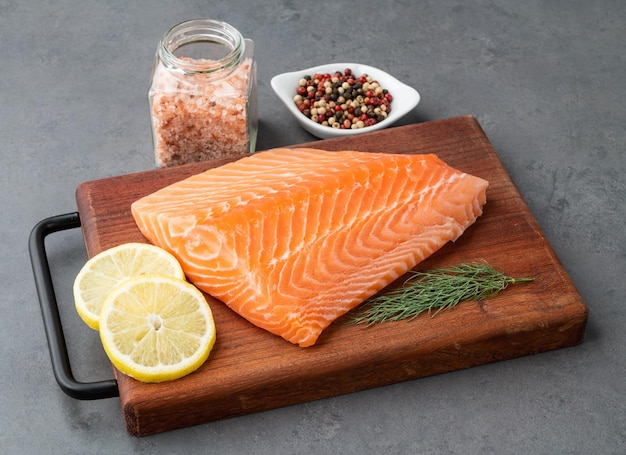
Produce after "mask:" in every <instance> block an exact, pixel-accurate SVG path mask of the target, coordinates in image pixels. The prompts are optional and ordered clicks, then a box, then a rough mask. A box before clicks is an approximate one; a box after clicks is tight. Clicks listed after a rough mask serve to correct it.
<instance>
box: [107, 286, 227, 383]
mask: <svg viewBox="0 0 626 455" xmlns="http://www.w3.org/2000/svg"><path fill="white" fill-rule="evenodd" d="M215 335H216V333H215V323H214V321H213V315H212V313H211V309H210V308H209V305H208V303H207V302H206V299H205V298H204V295H203V294H202V292H200V291H199V290H198V289H197V288H196V287H195V286H193V285H191V284H189V283H188V282H186V281H184V280H180V279H178V278H174V277H170V276H165V275H158V274H146V275H139V276H135V277H133V278H129V279H128V280H126V281H125V282H123V283H122V284H120V285H119V286H117V287H116V288H115V290H113V292H112V293H111V294H110V295H109V296H108V297H107V298H106V300H105V302H104V304H103V306H102V313H101V314H100V339H101V341H102V346H103V347H104V350H105V352H106V353H107V355H108V357H109V359H110V360H111V362H112V363H113V365H115V367H116V368H117V369H118V370H120V371H121V372H122V373H124V374H127V375H128V376H131V377H133V378H135V379H137V380H139V381H143V382H164V381H171V380H174V379H178V378H180V377H183V376H185V375H187V374H189V373H191V372H193V371H195V370H196V369H198V368H199V367H200V366H201V365H202V364H203V363H204V362H205V361H206V359H207V358H208V356H209V353H210V352H211V349H212V348H213V344H214V343H215Z"/></svg>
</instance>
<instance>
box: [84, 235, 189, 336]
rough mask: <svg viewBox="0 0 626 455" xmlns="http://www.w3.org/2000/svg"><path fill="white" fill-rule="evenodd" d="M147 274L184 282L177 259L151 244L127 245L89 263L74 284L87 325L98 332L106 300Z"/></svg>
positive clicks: (104, 253)
mask: <svg viewBox="0 0 626 455" xmlns="http://www.w3.org/2000/svg"><path fill="white" fill-rule="evenodd" d="M143 273H160V274H163V275H171V276H173V277H176V278H180V279H183V278H184V277H185V274H184V272H183V269H182V267H181V266H180V263H179V262H178V260H176V258H175V257H174V256H172V255H171V254H170V253H168V252H167V251H165V250H164V249H162V248H159V247H157V246H154V245H150V244H147V243H124V244H122V245H118V246H116V247H113V248H109V249H107V250H104V251H102V252H101V253H99V254H97V255H95V256H94V257H92V258H91V259H89V260H88V261H87V262H86V263H85V265H84V266H83V267H82V269H81V270H80V272H78V275H77V276H76V279H75V280H74V303H75V305H76V311H77V312H78V315H79V316H80V317H81V319H82V320H83V321H85V323H86V324H87V325H88V326H89V327H91V328H92V329H94V330H98V325H99V324H98V320H99V317H100V311H101V310H102V303H103V302H104V299H105V298H106V297H107V296H108V295H109V294H110V293H111V291H112V290H113V289H114V288H115V286H117V285H118V284H120V283H122V282H123V281H125V280H127V279H128V278H130V277H133V276H136V275H141V274H143Z"/></svg>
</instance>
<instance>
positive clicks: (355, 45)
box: [0, 0, 626, 454]
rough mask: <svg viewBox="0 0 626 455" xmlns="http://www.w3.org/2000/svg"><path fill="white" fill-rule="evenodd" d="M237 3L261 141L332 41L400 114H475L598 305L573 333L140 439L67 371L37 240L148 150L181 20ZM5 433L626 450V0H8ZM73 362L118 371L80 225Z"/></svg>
mask: <svg viewBox="0 0 626 455" xmlns="http://www.w3.org/2000/svg"><path fill="white" fill-rule="evenodd" d="M195 17H211V18H216V19H221V20H225V21H227V22H229V23H231V24H232V25H234V26H235V27H237V28H238V29H239V30H240V31H241V32H242V34H243V35H244V36H246V37H249V38H252V39H254V41H255V43H256V46H257V54H256V55H257V58H258V76H259V102H260V131H259V139H258V149H265V148H270V147H275V146H283V145H290V144H295V143H300V142H305V141H309V140H313V139H314V138H313V137H312V136H309V135H308V134H307V133H306V132H304V131H303V130H302V129H300V128H299V127H298V126H297V125H296V123H295V121H294V120H293V119H292V118H290V117H289V116H288V115H287V113H286V111H285V110H284V109H282V108H281V107H280V106H279V104H278V100H277V98H276V97H275V95H274V94H273V92H272V91H271V88H270V85H269V81H270V79H271V77H272V76H273V75H274V74H277V73H279V72H283V71H288V70H294V69H298V68H303V67H308V66H311V65H315V64H321V63H327V62H332V61H351V60H352V61H358V62H362V63H367V64H370V65H372V66H376V67H380V68H383V69H386V70H388V71H389V72H391V73H392V74H394V75H395V76H396V77H398V78H399V79H401V80H403V81H404V82H406V83H408V84H410V85H412V86H414V87H415V88H416V89H417V90H418V91H419V92H420V93H421V95H422V102H421V103H420V105H419V106H418V108H417V109H416V110H415V111H414V112H412V113H411V114H410V115H408V116H407V117H406V118H404V119H403V120H402V121H401V122H400V124H409V123H416V122H425V121H429V120H435V119H441V118H447V117H453V116H457V115H464V114H472V115H475V116H476V117H477V118H478V120H479V121H480V123H481V125H482V126H483V128H484V129H485V131H486V133H487V135H488V136H489V138H490V140H491V141H492V143H493V145H494V147H495V149H496V150H497V152H498V154H499V155H500V157H501V159H502V161H503V163H504V165H505V167H506V168H507V170H508V171H509V172H510V174H511V176H512V178H513V180H514V181H515V183H516V185H517V186H518V187H519V190H520V191H521V193H522V195H523V197H524V198H525V200H526V201H527V203H528V204H529V206H530V208H531V209H532V211H533V213H534V214H535V215H536V217H537V219H538V221H539V224H540V225H541V227H542V228H543V229H544V232H545V234H546V237H547V238H548V240H549V241H550V242H551V244H552V246H553V247H554V249H555V250H556V252H557V254H558V256H559V258H560V259H561V261H562V263H563V265H564V267H565V269H566V270H567V271H568V272H569V274H570V276H571V278H572V280H573V282H574V283H575V285H576V287H577V288H578V290H579V291H580V293H581V295H582V297H583V299H584V300H585V302H586V304H587V306H588V308H589V323H588V328H587V333H586V338H585V340H584V342H583V343H582V344H581V345H579V346H576V347H573V348H568V349H563V350H559V351H554V352H549V353H544V354H539V355H535V356H529V357H524V358H520V359H516V360H511V361H506V362H500V363H495V364H491V365H487V366H482V367H477V368H473V369H469V370H464V371H459V372H453V373H448V374H445V375H439V376H435V377H430V378H426V379H420V380H415V381H411V382H407V383H402V384H397V385H392V386H389V387H383V388H378V389H374V390H368V391H364V392H360V393H354V394H350V395H346V396H340V397H336V398H331V399H325V400H320V401H317V402H313V403H309V404H304V405H298V406H291V407H287V408H283V409H278V410H274V411H270V412H265V413H261V414H256V415H249V416H245V417H241V418H234V419H230V420H226V421H221V422H216V423H211V424H206V425H201V426H197V427H193V428H188V429H183V430H178V431H172V432H169V433H165V434H161V435H157V436H151V437H146V438H142V439H136V438H132V437H130V436H128V435H127V434H126V432H125V429H124V426H123V422H122V418H121V410H120V408H119V400H118V399H116V398H113V399H107V400H100V401H78V400H74V399H72V398H70V397H68V396H66V395H65V394H64V393H63V392H62V391H61V390H60V389H59V388H58V386H57V384H56V382H55V380H54V377H53V375H52V371H51V367H50V359H49V355H48V350H47V349H48V348H47V344H46V340H45V336H44V331H43V326H42V322H41V315H40V310H39V306H38V302H37V296H36V292H35V287H34V284H33V279H32V273H31V268H30V262H29V258H28V251H27V240H28V235H29V232H30V230H31V229H32V227H33V226H34V225H35V224H36V223H37V222H38V221H39V220H41V219H43V218H46V217H49V216H52V215H57V214H61V213H66V212H72V211H75V210H76V205H75V197H74V191H75V188H76V186H77V185H78V184H79V183H81V182H83V181H86V180H92V179H96V178H103V177H108V176H115V175H121V174H126V173H130V172H135V171H142V170H146V169H151V168H153V166H154V164H153V155H152V151H151V147H152V144H151V137H150V130H149V117H148V106H147V97H146V92H147V85H148V78H149V75H150V71H151V66H152V61H153V55H154V51H155V49H156V44H157V41H158V40H159V38H160V36H161V35H162V33H163V32H164V31H165V30H166V29H168V28H169V27H170V26H171V25H174V24H176V23H178V22H180V21H182V20H185V19H190V18H195ZM0 58H1V59H2V60H1V61H2V64H1V65H0V151H1V154H2V166H0V182H1V191H0V195H1V198H2V214H3V216H2V217H1V219H0V222H1V228H0V232H1V233H2V255H1V256H2V257H1V259H0V267H1V268H0V279H1V280H2V287H1V289H2V299H1V300H0V304H1V305H2V306H1V310H2V319H1V321H2V322H1V323H0V326H1V327H0V352H1V354H0V361H1V363H0V383H1V384H2V387H1V392H0V409H1V411H0V452H2V453H8V454H12V453H26V454H30V453H76V454H78V453H80V454H90V453H146V454H147V453H171V454H190V453H220V454H221V453H223V454H229V453H232V454H246V453H255V454H257V453H268V454H292V453H294V454H308V453H324V454H326V453H343V454H362V453H385V454H395V453H398V454H400V453H423V454H429V453H443V454H445V453H452V454H456V453H458V454H461V453H463V454H468V453H476V454H491V453H493V454H507V453H512V454H517V453H538V454H543V453H545V454H548V453H549V454H555V453H580V454H588V453H601V454H617V453H625V450H626V449H625V448H624V446H625V445H626V381H625V380H624V378H625V377H626V359H625V357H626V356H625V354H626V343H625V340H624V325H625V323H626V307H625V304H624V295H625V294H626V287H625V285H624V283H625V281H626V280H625V273H624V272H625V270H626V252H625V244H626V233H625V229H624V214H625V213H626V210H625V203H624V200H625V194H626V178H625V176H624V174H625V170H626V159H625V158H624V144H625V143H626V133H625V129H624V122H625V121H626V107H625V106H626V104H625V103H624V99H623V97H624V96H625V95H626V3H625V2H623V1H621V0H615V1H610V0H602V1H588V0H577V1H570V2H557V1H537V0H533V1H518V0H492V1H486V0H481V1H476V2H463V1H449V0H445V1H441V0H437V1H409V0H405V1H395V2H393V1H389V2H387V1H384V0H378V1H373V0H359V1H346V0H339V1H335V2H310V1H309V2H297V1H295V0H291V1H289V0H266V1H264V2H263V5H262V6H260V5H257V4H255V3H251V2H249V1H248V0H245V1H243V0H230V1H227V2H226V1H223V2H218V1H211V0H207V1H193V0H179V1H160V2H153V1H147V0H143V1H126V0H123V1H122V0H112V1H106V2H102V1H100V0H97V1H96V0H81V1H78V0H58V1H54V2H34V1H29V0H20V1H17V0H0ZM48 253H49V257H50V263H51V266H52V269H53V272H54V273H53V275H54V281H55V285H56V287H57V293H58V297H59V302H60V303H61V307H62V315H61V316H62V319H63V323H64V327H65V330H66V333H67V336H68V343H69V345H70V356H71V359H72V364H73V366H74V370H75V374H76V376H77V378H78V379H80V380H84V381H89V380H97V379H102V378H107V377H110V376H111V372H110V366H109V364H108V362H107V360H106V358H105V356H104V354H103V352H102V348H101V346H100V344H99V341H98V339H97V336H96V335H95V334H94V332H92V331H91V330H90V329H88V328H87V327H85V326H84V325H83V324H82V322H81V321H80V320H79V319H78V317H77V316H76V314H75V313H74V310H73V307H72V297H71V283H72V281H73V278H74V276H75V274H76V273H77V272H78V270H79V269H80V267H81V266H82V264H83V263H84V261H85V259H86V254H85V251H84V246H83V241H82V237H81V234H80V232H79V231H78V230H71V231H68V232H64V233H61V234H56V235H55V236H53V237H51V238H50V239H49V241H48Z"/></svg>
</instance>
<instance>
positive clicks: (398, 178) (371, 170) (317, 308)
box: [131, 148, 488, 347]
mask: <svg viewBox="0 0 626 455" xmlns="http://www.w3.org/2000/svg"><path fill="white" fill-rule="evenodd" d="M487 185H488V183H487V182H486V181H485V180H483V179H481V178H478V177H474V176H471V175H468V174H465V173H463V172H461V171H458V170H456V169H454V168H452V167H450V166H448V165H447V164H446V163H444V162H443V161H441V160H440V159H439V158H437V157H436V156H435V155H409V154H406V155H405V154H386V153H367V152H355V151H341V152H327V151H322V150H315V149H305V148H299V149H286V148H282V149H274V150H269V151H266V152H259V153H256V154H253V155H250V156H248V157H245V158H242V159H240V160H238V161H235V162H232V163H229V164H226V165H224V166H221V167H217V168H214V169H210V170H208V171H206V172H203V173H201V174H198V175H195V176H192V177H190V178H187V179H185V180H182V181H180V182H177V183H175V184H173V185H170V186H168V187H166V188H163V189H161V190H158V191H156V192H155V193H152V194H150V195H148V196H146V197H144V198H142V199H139V200H138V201H136V202H134V203H133V204H132V207H131V208H132V214H133V217H134V219H135V221H136V223H137V225H138V227H139V229H140V230H141V232H142V233H143V234H144V236H145V237H146V238H147V239H148V240H149V241H151V242H152V243H154V244H156V245H158V246H160V247H162V248H165V249H166V250H168V251H170V252H171V253H173V254H174V255H175V256H176V257H177V258H178V259H179V261H180V262H181V264H182V267H183V269H184V270H185V273H186V274H187V278H188V279H189V280H190V281H191V282H193V283H194V284H195V285H196V286H197V287H198V288H200V289H201V290H203V291H205V292H206V293H208V294H210V295H212V296H214V297H216V298H218V299H220V300H221V301H223V302H224V303H226V305H228V306H229V307H230V308H231V309H233V310H234V311H236V312H237V313H239V314H240V315H241V316H243V317H244V318H246V319H247V320H248V321H250V322H251V323H253V324H255V325H256V326H258V327H261V328H263V329H266V330H268V331H269V332H271V333H274V334H276V335H279V336H281V337H283V338H284V339H286V340H288V341H290V342H292V343H294V344H298V345H300V346H302V347H306V346H311V345H313V344H315V343H316V341H317V339H318V337H319V335H320V334H321V332H322V331H323V330H324V329H325V328H326V327H327V326H328V325H329V324H331V323H332V322H333V321H334V320H335V319H337V318H338V317H339V316H341V315H343V314H345V313H346V312H348V311H349V310H351V309H352V308H355V307H356V306H358V305H359V304H360V303H362V302H363V301H364V300H365V299H367V298H368V297H370V296H372V295H373V294H375V293H377V292H378V291H380V290H381V289H383V288H384V287H385V286H387V285H388V284H389V283H391V282H392V281H394V280H395V279H397V278H398V277H400V276H401V275H403V274H404V273H405V272H407V271H408V270H410V269H411V268H413V267H415V265H416V264H418V263H419V262H420V261H422V260H423V259H425V258H426V257H428V256H430V255H431V254H432V253H433V252H435V251H436V250H438V249H439V248H441V247H442V246H443V245H445V244H446V243H447V242H448V241H454V240H456V239H457V238H458V237H459V236H460V235H461V234H462V233H463V232H464V231H465V229H466V228H467V227H468V226H470V225H471V224H472V223H474V221H475V220H476V218H477V217H478V216H480V215H481V214H482V207H483V205H484V204H485V202H486V189H487Z"/></svg>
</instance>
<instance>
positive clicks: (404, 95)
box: [271, 63, 420, 139]
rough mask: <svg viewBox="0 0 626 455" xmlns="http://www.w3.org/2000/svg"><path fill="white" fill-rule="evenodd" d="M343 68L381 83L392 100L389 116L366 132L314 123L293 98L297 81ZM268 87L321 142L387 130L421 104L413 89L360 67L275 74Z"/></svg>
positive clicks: (343, 65) (324, 67)
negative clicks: (322, 140) (300, 109)
mask: <svg viewBox="0 0 626 455" xmlns="http://www.w3.org/2000/svg"><path fill="white" fill-rule="evenodd" d="M346 68H350V69H351V70H352V73H353V74H354V75H356V76H360V75H362V74H367V75H369V76H371V77H372V78H373V79H375V80H377V81H378V82H379V83H380V85H381V87H382V88H385V89H387V90H389V93H391V95H392V96H393V101H392V102H391V112H390V113H389V115H388V116H387V118H386V119H385V120H383V121H382V122H378V123H376V124H374V125H372V126H367V127H365V128H359V129H339V128H331V127H330V126H323V125H321V124H319V123H316V122H314V121H313V120H311V119H309V118H308V117H306V116H305V115H304V114H302V112H300V111H299V110H298V107H297V106H296V104H295V102H294V101H293V98H294V96H295V95H296V89H297V88H298V81H299V80H300V79H302V78H303V77H304V76H305V75H307V74H308V75H310V76H312V75H313V74H315V73H333V72H335V71H341V72H343V70H344V69H346ZM271 85H272V89H274V92H276V94H277V95H278V97H279V98H280V100H281V101H282V102H283V103H284V104H285V106H286V107H287V109H289V112H291V113H292V114H293V116H294V117H295V119H296V120H297V121H298V123H300V125H301V126H302V127H303V128H304V129H305V130H307V131H308V132H309V133H311V134H312V135H314V136H316V137H318V138H321V139H328V138H333V137H341V136H352V135H355V134H362V133H369V132H371V131H376V130H380V129H383V128H387V127H388V126H391V125H392V124H393V123H395V122H396V121H398V120H399V119H400V118H402V117H404V116H405V115H406V114H407V113H409V112H410V111H411V110H412V109H414V108H415V106H417V104H418V103H419V101H420V95H419V93H418V92H417V90H415V89H414V88H412V87H409V86H408V85H406V84H403V83H402V82H400V81H399V80H398V79H396V78H395V77H393V76H391V75H390V74H387V73H385V72H384V71H382V70H380V69H378V68H374V67H372V66H368V65H362V64H360V63H330V64H327V65H320V66H314V67H312V68H307V69H303V70H299V71H292V72H289V73H283V74H278V75H277V76H274V77H273V78H272V80H271Z"/></svg>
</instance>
